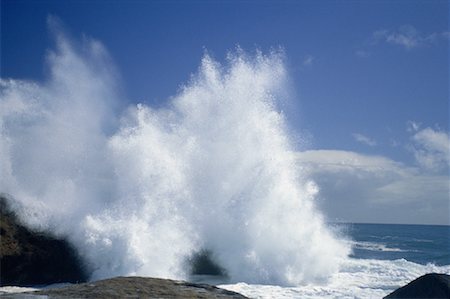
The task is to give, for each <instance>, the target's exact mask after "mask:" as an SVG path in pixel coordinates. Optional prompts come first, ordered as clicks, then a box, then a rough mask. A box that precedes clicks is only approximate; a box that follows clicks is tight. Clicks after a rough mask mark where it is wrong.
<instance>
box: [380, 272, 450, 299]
mask: <svg viewBox="0 0 450 299" xmlns="http://www.w3.org/2000/svg"><path fill="white" fill-rule="evenodd" d="M384 298H386V299H393V298H427V299H431V298H445V299H448V298H450V275H447V274H437V273H430V274H425V275H423V276H421V277H419V278H417V279H415V280H413V281H412V282H410V283H408V284H407V285H406V286H404V287H401V288H399V289H397V290H395V291H394V292H392V293H391V294H389V295H387V296H386V297H384Z"/></svg>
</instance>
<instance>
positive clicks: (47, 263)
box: [0, 196, 87, 286]
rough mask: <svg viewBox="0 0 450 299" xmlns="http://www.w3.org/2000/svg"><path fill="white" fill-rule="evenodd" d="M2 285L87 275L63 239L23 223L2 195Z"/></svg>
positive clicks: (69, 279)
mask: <svg viewBox="0 0 450 299" xmlns="http://www.w3.org/2000/svg"><path fill="white" fill-rule="evenodd" d="M0 233H1V238H0V273H1V275H0V285H1V286H4V285H21V286H27V285H39V284H52V283H59V282H84V281H86V280H87V275H86V273H85V272H84V271H83V268H82V266H81V262H80V260H79V259H78V257H77V255H76V253H75V251H74V250H73V248H72V247H71V246H70V245H69V244H68V243H67V242H66V241H64V240H59V239H56V238H54V237H52V236H50V235H48V234H45V233H43V232H36V231H31V230H29V229H28V228H26V227H25V226H23V225H21V224H20V223H19V221H18V218H17V217H16V215H15V214H14V212H13V211H11V209H10V208H9V206H8V201H7V199H6V198H5V197H3V196H0Z"/></svg>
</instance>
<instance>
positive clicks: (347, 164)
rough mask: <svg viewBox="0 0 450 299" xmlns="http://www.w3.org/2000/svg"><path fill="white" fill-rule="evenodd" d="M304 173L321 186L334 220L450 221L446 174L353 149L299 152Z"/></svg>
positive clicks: (449, 188)
mask: <svg viewBox="0 0 450 299" xmlns="http://www.w3.org/2000/svg"><path fill="white" fill-rule="evenodd" d="M297 161H298V164H299V167H300V168H301V171H302V172H303V173H304V174H305V175H307V176H309V177H311V178H312V179H313V180H314V181H315V182H316V184H317V185H318V187H319V190H320V191H319V198H320V199H319V204H320V205H321V206H322V209H323V210H324V211H325V213H326V214H327V215H328V217H329V219H330V220H342V221H353V222H361V221H362V222H386V223H425V224H432V223H440V224H448V223H449V221H450V220H449V217H448V215H449V201H448V196H449V192H450V186H449V177H448V175H438V174H433V173H423V172H422V171H421V170H420V169H419V168H416V167H409V166H407V165H404V164H402V163H399V162H396V161H394V160H391V159H389V158H386V157H383V156H371V155H362V154H358V153H355V152H350V151H338V150H312V151H305V152H301V153H297Z"/></svg>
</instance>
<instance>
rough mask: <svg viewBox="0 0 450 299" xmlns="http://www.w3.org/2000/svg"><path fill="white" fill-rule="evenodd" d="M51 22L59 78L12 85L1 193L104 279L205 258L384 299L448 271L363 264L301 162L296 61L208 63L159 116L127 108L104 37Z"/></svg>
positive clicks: (161, 271)
mask: <svg viewBox="0 0 450 299" xmlns="http://www.w3.org/2000/svg"><path fill="white" fill-rule="evenodd" d="M53 26H54V27H55V28H53V31H54V32H55V40H56V48H55V50H53V51H50V52H49V54H48V56H47V65H48V69H49V74H50V75H49V77H48V78H47V79H46V80H45V81H43V82H32V81H26V80H13V79H6V78H2V79H1V81H0V163H1V164H0V169H1V172H0V192H1V193H2V194H3V195H4V196H7V197H8V198H10V199H13V200H11V202H12V203H13V206H14V209H15V211H16V212H17V213H18V215H19V217H20V218H21V220H22V221H24V222H25V223H26V224H27V225H28V226H30V227H32V228H36V229H39V230H43V231H48V232H51V233H52V234H54V235H56V236H59V237H62V238H65V239H67V240H68V241H69V242H70V243H71V244H72V245H73V246H74V247H75V248H76V250H77V252H78V254H79V255H80V257H81V258H82V260H83V261H84V263H85V264H86V266H87V269H88V271H89V273H90V278H91V279H92V280H96V279H102V278H107V277H113V276H119V275H121V276H125V275H139V276H152V277H162V278H174V279H189V277H190V275H191V274H192V273H191V272H192V269H191V268H190V262H191V261H192V259H193V257H194V256H195V255H196V254H198V253H199V252H205V251H207V252H208V253H209V255H210V259H211V260H212V261H213V262H214V263H215V264H216V265H218V267H220V268H221V269H222V270H223V273H224V275H225V276H226V277H227V284H226V285H224V287H226V288H229V289H232V290H235V291H238V292H241V293H243V294H246V295H249V296H251V297H262V298H263V297H271V296H272V297H282V296H286V297H287V298H292V297H296V296H301V297H302V298H313V297H326V296H329V297H345V296H348V297H349V298H353V297H355V294H356V295H357V296H362V297H371V296H375V297H377V296H380V295H383V294H384V295H385V294H386V292H387V290H388V289H389V288H391V287H398V286H400V285H401V284H404V283H406V282H408V281H410V280H411V279H413V278H416V277H417V276H418V275H419V274H422V273H426V272H432V271H433V272H447V273H448V272H450V269H449V267H448V266H435V265H432V264H430V265H419V264H415V263H412V262H408V261H406V260H397V261H394V262H392V261H379V260H356V259H352V258H350V257H349V255H350V253H351V251H352V243H351V240H349V239H348V237H347V236H345V235H344V234H343V233H342V232H341V231H340V230H339V229H338V228H337V227H333V226H331V225H329V224H327V223H326V220H325V219H324V217H323V216H322V214H321V212H320V211H319V210H318V209H317V208H316V205H315V197H316V193H317V191H318V190H317V186H316V185H315V184H314V182H313V181H311V180H310V179H309V178H308V177H306V176H305V175H304V174H303V173H302V171H301V169H302V167H301V165H300V164H299V162H298V161H297V160H296V151H297V150H298V146H299V145H298V141H297V138H296V137H295V138H294V136H293V135H292V133H290V129H289V128H288V124H287V121H286V117H285V115H284V114H283V112H282V110H281V108H280V107H281V106H282V104H283V101H286V100H287V98H288V97H289V92H288V90H290V88H291V87H290V84H289V74H288V72H287V70H286V66H285V58H284V53H283V51H281V50H274V51H272V52H270V53H266V54H264V53H261V52H259V51H257V52H256V53H255V54H248V53H245V52H244V51H243V50H241V49H237V50H235V51H233V52H230V54H229V55H228V57H227V59H226V61H225V63H223V64H221V63H219V62H218V61H217V60H215V59H213V58H212V57H211V56H210V55H208V54H205V55H204V57H203V59H202V61H201V63H200V67H199V69H198V71H197V72H196V73H194V74H192V75H191V78H190V80H189V81H188V82H187V83H185V84H184V85H182V86H180V88H179V90H178V91H177V92H176V93H175V94H174V96H172V97H170V98H169V99H167V101H166V102H165V103H164V105H162V106H161V107H157V108H155V107H152V106H149V105H147V104H145V103H134V102H131V103H130V101H129V100H128V99H126V97H125V96H124V95H123V94H122V92H121V88H120V85H121V83H120V79H119V78H120V76H119V75H118V71H117V70H116V69H115V67H114V64H113V62H112V59H111V58H110V56H109V55H108V52H107V50H106V49H105V48H104V47H103V45H102V44H101V43H100V42H98V41H96V40H93V39H89V38H85V39H84V40H83V41H82V42H78V41H73V40H70V39H69V38H68V37H67V36H66V35H65V34H64V33H63V32H62V31H61V30H60V29H58V26H56V25H53ZM294 139H295V140H296V141H294ZM393 277H394V278H393ZM380 284H381V285H380ZM383 284H384V285H383ZM394 285H395V286H394Z"/></svg>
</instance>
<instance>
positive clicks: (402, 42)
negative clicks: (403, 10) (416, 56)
mask: <svg viewBox="0 0 450 299" xmlns="http://www.w3.org/2000/svg"><path fill="white" fill-rule="evenodd" d="M449 36H450V32H447V31H445V32H439V33H438V32H434V33H431V34H428V35H423V34H421V33H420V32H419V31H418V30H417V29H416V28H414V27H413V26H411V25H404V26H401V27H400V28H398V29H397V30H387V29H383V30H378V31H375V32H374V33H373V43H378V42H386V43H389V44H393V45H398V46H402V47H404V48H405V49H407V50H410V49H413V48H417V47H420V46H425V45H431V44H433V43H435V42H437V41H439V40H440V39H448V38H449Z"/></svg>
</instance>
